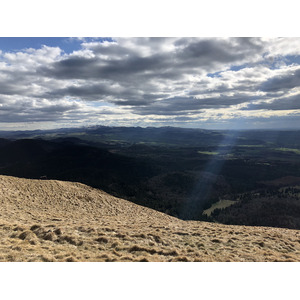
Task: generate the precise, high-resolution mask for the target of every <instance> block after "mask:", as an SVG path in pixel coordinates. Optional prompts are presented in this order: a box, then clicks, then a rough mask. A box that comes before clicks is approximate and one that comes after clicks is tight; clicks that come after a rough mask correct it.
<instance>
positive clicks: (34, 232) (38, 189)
mask: <svg viewBox="0 0 300 300" xmlns="http://www.w3.org/2000/svg"><path fill="white" fill-rule="evenodd" d="M0 203H1V211H0V260H1V261H299V260H300V231H299V230H291V229H283V228H269V227H251V226H248V227H247V226H235V225H221V224H213V223H207V222H200V221H184V220H180V219H177V218H175V217H172V216H169V215H166V214H164V213H161V212H158V211H155V210H153V209H150V208H146V207H143V206H139V205H137V204H134V203H131V202H129V201H126V200H123V199H120V198H116V197H113V196H111V195H109V194H107V193H105V192H103V191H101V190H98V189H94V188H91V187H89V186H86V185H84V184H81V183H73V182H66V181H57V180H33V179H23V178H16V177H11V176H0Z"/></svg>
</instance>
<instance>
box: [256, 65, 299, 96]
mask: <svg viewBox="0 0 300 300" xmlns="http://www.w3.org/2000/svg"><path fill="white" fill-rule="evenodd" d="M298 86H300V69H298V70H296V71H295V72H292V73H289V74H286V75H282V76H276V77H273V78H271V79H269V80H268V81H266V82H264V83H263V84H262V85H261V86H260V89H261V90H262V91H265V92H277V91H282V90H287V89H293V88H295V87H298Z"/></svg>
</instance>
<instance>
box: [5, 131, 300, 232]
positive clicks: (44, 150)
mask: <svg viewBox="0 0 300 300" xmlns="http://www.w3.org/2000/svg"><path fill="white" fill-rule="evenodd" d="M0 137H2V138H1V139H0V174H2V175H12V176H17V177H24V178H33V179H40V178H45V177H46V178H47V179H59V180H67V181H78V182H82V183H84V184H88V185H90V186H92V187H95V188H99V189H102V190H104V191H106V192H108V193H110V194H112V195H115V196H118V197H121V198H125V199H127V200H130V201H132V202H134V203H137V204H140V205H143V206H147V207H151V208H153V209H156V210H159V211H162V212H165V213H167V214H170V215H172V216H175V217H178V218H182V219H187V220H205V221H211V222H219V223H224V224H242V225H252V226H275V227H286V228H297V229H300V159H299V158H300V131H292V130H290V131H263V130H259V131H253V130H252V131H216V130H201V129H183V128H173V127H163V128H139V127H104V126H98V127H97V126H95V127H91V128H77V129H60V130H49V131H27V132H26V131H24V132H22V131H20V132H0ZM220 200H231V201H233V204H232V205H231V206H229V207H224V208H217V209H215V210H213V211H212V213H211V214H210V215H207V214H205V213H204V211H205V210H206V209H209V208H210V207H211V206H212V205H213V204H214V203H217V202H218V201H220Z"/></svg>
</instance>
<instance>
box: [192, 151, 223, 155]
mask: <svg viewBox="0 0 300 300" xmlns="http://www.w3.org/2000/svg"><path fill="white" fill-rule="evenodd" d="M197 152H198V153H199V154H205V155H218V154H219V152H216V151H197Z"/></svg>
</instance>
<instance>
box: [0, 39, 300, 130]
mask: <svg viewBox="0 0 300 300" xmlns="http://www.w3.org/2000/svg"><path fill="white" fill-rule="evenodd" d="M92 125H106V126H141V127H147V126H178V127H189V128H205V129H277V128H278V129H290V128H296V129H300V38H292V37H284V38H276V37H270V38H255V37H251V38H237V37H234V38H227V37H219V38H210V37H202V38H201V37H200V38H190V37H176V38H170V37H168V38H164V37H158V38H149V37H145V38H132V37H131V38H126V37H120V38H118V37H101V38H96V37H93V38H79V37H58V38H56V37H45V38H42V37H35V38H27V37H12V38H9V37H2V38H0V130H19V129H23V130H31V129H52V128H60V127H80V126H92Z"/></svg>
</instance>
